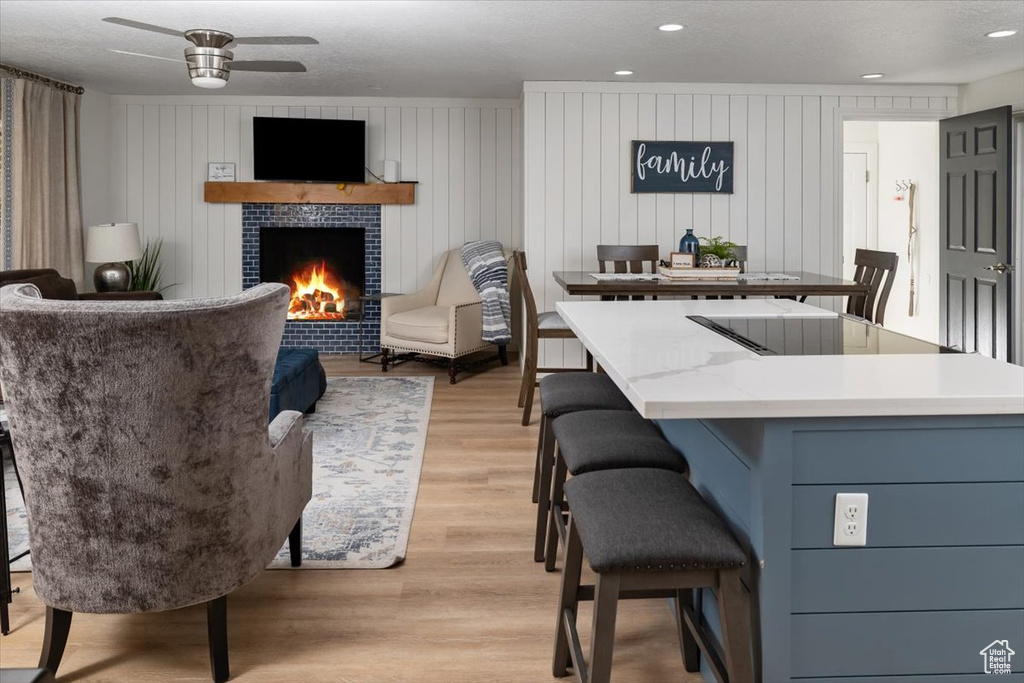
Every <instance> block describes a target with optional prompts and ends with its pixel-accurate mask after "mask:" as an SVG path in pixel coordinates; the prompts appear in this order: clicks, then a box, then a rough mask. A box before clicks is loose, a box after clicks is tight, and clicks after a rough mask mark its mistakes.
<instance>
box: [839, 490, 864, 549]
mask: <svg viewBox="0 0 1024 683" xmlns="http://www.w3.org/2000/svg"><path fill="white" fill-rule="evenodd" d="M832 527H833V531H832V545H836V546H864V545H867V542H868V494H866V493H837V494H836V510H835V515H834V517H833V520H832Z"/></svg>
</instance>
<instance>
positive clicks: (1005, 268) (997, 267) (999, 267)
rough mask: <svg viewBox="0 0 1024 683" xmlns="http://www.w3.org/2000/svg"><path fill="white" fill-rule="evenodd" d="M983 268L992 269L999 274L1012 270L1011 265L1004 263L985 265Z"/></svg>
mask: <svg viewBox="0 0 1024 683" xmlns="http://www.w3.org/2000/svg"><path fill="white" fill-rule="evenodd" d="M985 270H994V271H996V272H997V273H999V274H1000V275H1002V274H1003V273H1005V272H1006V271H1011V272H1012V271H1013V266H1008V265H1006V264H1005V263H997V264H995V265H994V266H985Z"/></svg>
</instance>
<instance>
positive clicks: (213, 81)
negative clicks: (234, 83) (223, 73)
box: [192, 76, 228, 90]
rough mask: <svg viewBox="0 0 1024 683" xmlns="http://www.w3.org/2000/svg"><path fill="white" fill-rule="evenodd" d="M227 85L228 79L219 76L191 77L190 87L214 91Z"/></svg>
mask: <svg viewBox="0 0 1024 683" xmlns="http://www.w3.org/2000/svg"><path fill="white" fill-rule="evenodd" d="M227 84H228V79H227V78H220V77H219V76H193V77H192V85H195V86H198V87H200V88H208V89H210V90H215V89H218V88H223V87H224V86H226V85H227Z"/></svg>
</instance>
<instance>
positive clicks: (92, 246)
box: [85, 223, 142, 292]
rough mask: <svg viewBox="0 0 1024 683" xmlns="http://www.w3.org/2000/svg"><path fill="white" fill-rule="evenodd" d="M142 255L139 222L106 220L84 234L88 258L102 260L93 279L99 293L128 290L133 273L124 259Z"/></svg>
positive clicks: (89, 259)
mask: <svg viewBox="0 0 1024 683" xmlns="http://www.w3.org/2000/svg"><path fill="white" fill-rule="evenodd" d="M141 257H142V244H141V243H140V242H139V225H138V223H104V224H102V225H93V226H91V227H90V228H89V229H88V230H87V231H86V234H85V260H86V261H89V262H91V263H102V264H103V265H101V266H98V267H97V268H96V272H95V274H93V277H92V281H93V284H94V285H95V286H96V291H97V292H127V291H128V287H130V286H131V284H132V274H131V271H129V270H128V266H126V265H125V264H124V262H125V261H134V260H136V259H138V258H141Z"/></svg>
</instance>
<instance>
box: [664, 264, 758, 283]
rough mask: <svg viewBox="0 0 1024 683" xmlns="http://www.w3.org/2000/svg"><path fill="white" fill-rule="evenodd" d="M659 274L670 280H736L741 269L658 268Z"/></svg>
mask: <svg viewBox="0 0 1024 683" xmlns="http://www.w3.org/2000/svg"><path fill="white" fill-rule="evenodd" d="M658 274H659V275H661V276H662V277H663V278H665V279H668V280H735V279H736V278H737V277H738V276H739V274H740V269H739V268H667V267H665V266H659V267H658Z"/></svg>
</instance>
